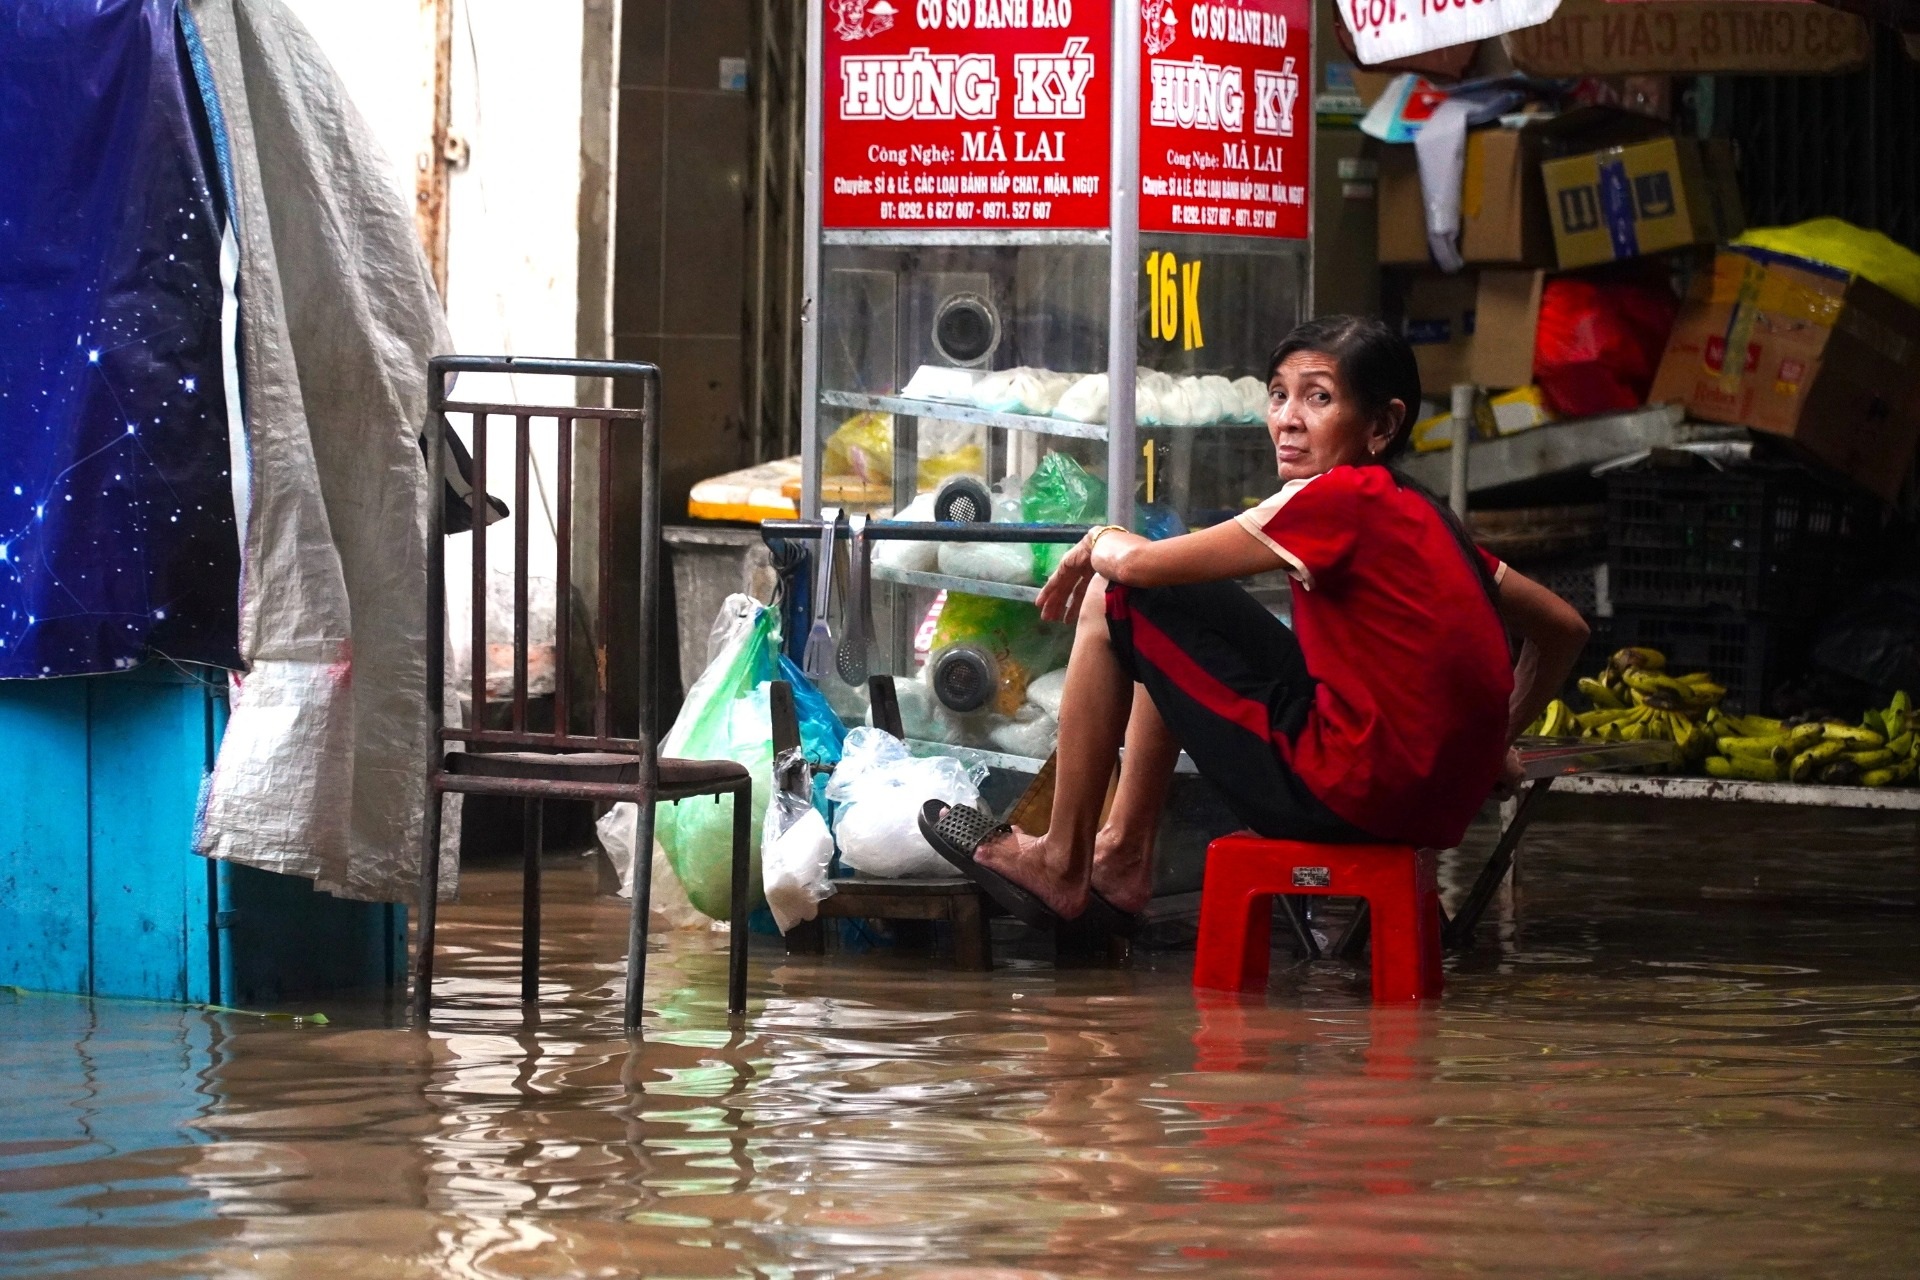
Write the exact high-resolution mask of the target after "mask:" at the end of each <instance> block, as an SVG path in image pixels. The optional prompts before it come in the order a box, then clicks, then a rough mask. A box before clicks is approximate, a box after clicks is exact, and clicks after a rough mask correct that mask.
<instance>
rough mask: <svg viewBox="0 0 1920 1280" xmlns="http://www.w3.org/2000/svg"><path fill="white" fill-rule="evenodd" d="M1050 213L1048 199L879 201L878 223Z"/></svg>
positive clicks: (1031, 218)
mask: <svg viewBox="0 0 1920 1280" xmlns="http://www.w3.org/2000/svg"><path fill="white" fill-rule="evenodd" d="M1051 216H1053V201H1051V200H882V201H881V202H880V220H881V221H882V222H948V221H958V222H965V221H968V220H971V219H974V218H979V219H982V220H984V221H987V222H1002V221H1006V220H1008V219H1011V220H1013V221H1015V222H1040V221H1045V220H1046V219H1047V218H1049V217H1051Z"/></svg>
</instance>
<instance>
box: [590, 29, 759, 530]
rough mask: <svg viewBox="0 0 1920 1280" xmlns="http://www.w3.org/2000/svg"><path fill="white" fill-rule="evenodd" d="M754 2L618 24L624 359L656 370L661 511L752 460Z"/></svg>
mask: <svg viewBox="0 0 1920 1280" xmlns="http://www.w3.org/2000/svg"><path fill="white" fill-rule="evenodd" d="M748 3H749V0H627V2H626V7H625V10H624V11H623V13H622V15H621V28H622V30H621V42H622V47H621V51H620V133H619V161H618V166H617V169H616V173H617V175H618V176H617V182H618V189H617V201H618V203H617V206H616V213H615V221H614V296H613V331H614V351H615V354H616V355H617V356H618V357H619V358H621V359H639V360H651V361H654V362H655V363H657V364H659V366H660V369H661V373H662V379H663V388H662V394H663V397H664V405H665V418H664V425H665V434H664V435H663V437H662V455H663V464H664V475H663V485H662V488H663V492H664V499H665V505H664V508H663V511H664V514H665V518H666V521H667V522H668V523H669V524H672V523H678V522H679V521H681V520H682V519H684V517H685V514H686V497H687V489H688V488H689V487H690V486H691V485H692V484H693V483H694V482H696V481H698V480H701V479H703V478H705V477H707V476H710V475H713V474H715V473H717V472H721V471H729V470H732V469H734V468H736V467H740V466H744V465H745V464H746V462H747V461H748V458H747V445H746V442H745V436H744V433H743V429H742V411H741V388H740V383H741V346H740V344H741V318H742V314H743V310H742V298H743V296H744V295H743V289H744V282H745V269H744V268H745V247H746V246H745V227H746V213H745V200H746V185H747V155H748V145H749V138H748V133H749V127H750V120H749V117H748V113H747V95H746V94H745V93H743V92H739V91H737V90H731V91H730V90H723V89H721V88H720V60H721V59H722V58H740V57H744V56H745V55H746V53H747V39H748V12H749V10H748Z"/></svg>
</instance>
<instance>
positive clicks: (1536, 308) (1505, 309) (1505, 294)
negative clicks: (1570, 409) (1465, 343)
mask: <svg viewBox="0 0 1920 1280" xmlns="http://www.w3.org/2000/svg"><path fill="white" fill-rule="evenodd" d="M1546 284H1547V273H1546V272H1544V271H1525V270H1520V271H1514V270H1485V271H1482V272H1481V273H1480V284H1479V287H1478V288H1477V289H1476V290H1475V291H1474V337H1473V356H1472V359H1471V360H1470V361H1469V365H1468V368H1469V371H1470V372H1471V373H1472V375H1473V381H1475V382H1477V383H1479V384H1480V385H1481V386H1483V387H1492V388H1495V389H1498V390H1503V391H1504V390H1506V389H1507V388H1509V387H1524V386H1527V385H1529V384H1531V383H1532V382H1533V343H1534V338H1535V336H1536V334H1537V332H1538V330H1539V327H1540V294H1541V291H1542V290H1543V289H1545V288H1546Z"/></svg>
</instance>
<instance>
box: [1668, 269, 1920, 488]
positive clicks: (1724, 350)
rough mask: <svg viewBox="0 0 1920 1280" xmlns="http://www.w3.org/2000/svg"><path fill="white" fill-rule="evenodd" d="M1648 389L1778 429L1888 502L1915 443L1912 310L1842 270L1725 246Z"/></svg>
mask: <svg viewBox="0 0 1920 1280" xmlns="http://www.w3.org/2000/svg"><path fill="white" fill-rule="evenodd" d="M1647 398H1648V400H1649V401H1650V402H1654V403H1669V404H1683V405H1685V406H1686V408H1687V412H1688V413H1689V414H1691V415H1693V416H1694V417H1698V418H1704V419H1707V420H1708V421H1711V422H1726V423H1733V424H1737V425H1740V426H1746V427H1752V428H1753V429H1755V430H1757V431H1765V432H1768V433H1770V434H1772V435H1777V436H1781V437H1784V438H1786V439H1788V440H1791V441H1793V442H1794V444H1795V445H1796V446H1797V447H1798V448H1800V449H1802V450H1804V451H1805V452H1806V453H1807V454H1808V455H1809V456H1811V457H1813V458H1814V459H1816V460H1817V461H1819V462H1822V463H1824V464H1825V465H1827V466H1828V467H1831V468H1832V469H1834V470H1835V471H1838V472H1839V473H1841V474H1842V475H1845V476H1848V477H1850V478H1852V479H1853V480H1854V481H1856V482H1857V483H1859V484H1860V485H1862V486H1863V487H1865V488H1866V489H1868V490H1870V491H1871V492H1873V493H1876V494H1878V495H1879V496H1880V497H1882V498H1884V499H1886V500H1888V501H1891V500H1892V499H1893V498H1894V497H1895V496H1896V495H1897V494H1898V493H1899V491H1900V486H1901V484H1902V483H1903V482H1904V481H1905V479H1906V477H1907V474H1908V471H1909V468H1910V467H1911V466H1912V463H1913V456H1914V448H1915V443H1916V441H1920V309H1916V308H1914V307H1912V306H1910V305H1908V304H1907V303H1905V302H1903V301H1901V300H1900V299H1899V298H1896V297H1895V296H1894V295H1892V294H1890V293H1888V292H1887V291H1886V290H1884V289H1882V288H1880V287H1879V286H1877V285H1875V284H1873V283H1871V282H1870V281H1867V280H1864V279H1860V278H1858V277H1851V276H1848V275H1847V274H1846V273H1845V272H1841V271H1837V270H1834V269H1831V268H1824V267H1820V266H1817V265H1816V264H1813V263H1808V262H1803V261H1801V260H1799V259H1793V258H1782V257H1779V256H1778V255H1773V254H1766V253H1762V252H1759V251H1755V250H1731V249H1728V250H1722V251H1721V252H1720V253H1719V255H1718V256H1716V257H1715V259H1714V265H1713V270H1712V271H1711V272H1710V273H1709V272H1703V273H1701V275H1699V276H1698V277H1696V278H1695V280H1694V283H1693V287H1692V288H1691V290H1690V291H1689V292H1688V295H1687V298H1686V301H1685V302H1683V303H1682V304H1681V308H1680V316H1679V319H1678V320H1677V321H1676V322H1675V324H1674V327H1673V335H1672V336H1671V337H1670V338H1669V339H1668V341H1667V350H1666V354H1665V355H1664V357H1663V358H1662V359H1661V362H1660V369H1659V372H1658V373H1657V374H1656V375H1655V376H1654V382H1653V390H1652V391H1651V393H1650V394H1649V395H1648V397H1647Z"/></svg>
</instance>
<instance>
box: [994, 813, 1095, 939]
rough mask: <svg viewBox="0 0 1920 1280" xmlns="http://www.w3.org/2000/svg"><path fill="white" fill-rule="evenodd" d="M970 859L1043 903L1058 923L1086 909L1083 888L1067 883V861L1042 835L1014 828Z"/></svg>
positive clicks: (1070, 918)
mask: <svg viewBox="0 0 1920 1280" xmlns="http://www.w3.org/2000/svg"><path fill="white" fill-rule="evenodd" d="M973 860H974V861H975V862H978V863H979V864H980V865H981V866H983V867H987V868H990V869H991V870H993V871H997V872H998V873H1000V874H1001V875H1002V876H1005V877H1006V878H1007V879H1009V880H1011V881H1013V882H1014V883H1015V884H1017V885H1019V886H1020V887H1021V888H1022V889H1025V890H1026V891H1027V892H1028V893H1031V894H1033V895H1034V896H1035V897H1037V898H1039V899H1040V900H1041V901H1042V902H1044V903H1046V904H1047V907H1048V909H1049V910H1051V911H1052V912H1053V913H1054V914H1055V915H1057V916H1059V917H1060V918H1061V919H1062V920H1072V919H1074V918H1075V917H1076V916H1078V915H1080V914H1081V913H1082V912H1083V911H1085V910H1086V909H1087V885H1086V883H1085V882H1084V881H1082V882H1081V883H1080V884H1078V885H1071V884H1069V883H1068V882H1067V871H1068V858H1067V855H1066V853H1065V852H1064V851H1056V850H1055V849H1054V848H1053V847H1052V846H1051V845H1050V844H1049V843H1048V841H1047V838H1046V837H1045V836H1030V835H1028V834H1027V833H1026V832H1024V831H1022V830H1020V828H1018V827H1015V828H1013V830H1012V831H1010V832H1003V833H1001V834H1000V835H997V836H993V837H991V838H989V839H988V840H987V841H986V842H985V843H983V844H982V845H981V846H980V847H979V848H978V849H975V850H974V852H973Z"/></svg>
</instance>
